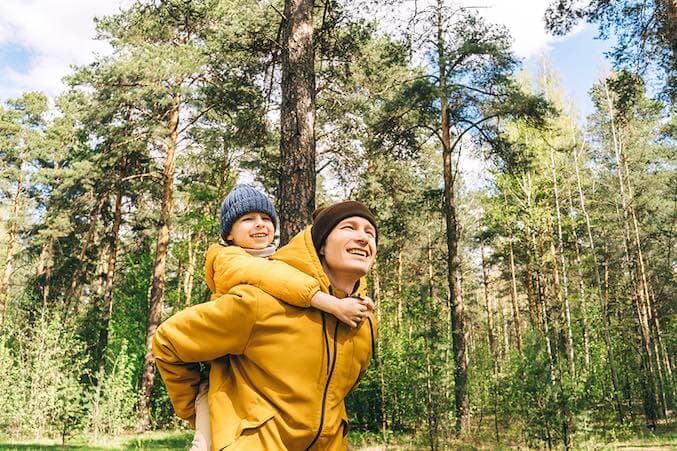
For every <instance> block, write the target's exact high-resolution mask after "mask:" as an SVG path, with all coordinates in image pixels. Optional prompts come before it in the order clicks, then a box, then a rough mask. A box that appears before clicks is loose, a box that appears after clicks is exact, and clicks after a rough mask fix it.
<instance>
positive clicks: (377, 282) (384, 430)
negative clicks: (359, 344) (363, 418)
mask: <svg viewBox="0 0 677 451" xmlns="http://www.w3.org/2000/svg"><path fill="white" fill-rule="evenodd" d="M372 276H373V280H374V303H375V304H376V321H377V322H378V323H379V324H382V323H381V310H383V305H382V303H381V302H382V299H381V277H380V274H379V268H378V263H375V264H374V268H373V269H372ZM376 352H377V353H378V355H377V356H376V363H377V364H378V382H379V392H380V394H381V436H382V439H383V443H388V417H387V410H386V384H385V373H384V370H383V364H382V362H381V356H382V355H383V340H378V341H377V342H376Z"/></svg>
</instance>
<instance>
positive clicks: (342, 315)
mask: <svg viewBox="0 0 677 451" xmlns="http://www.w3.org/2000/svg"><path fill="white" fill-rule="evenodd" d="M370 303H371V304H370ZM370 305H371V307H370ZM373 305H374V303H373V302H372V300H371V299H369V302H365V301H364V300H362V299H358V298H343V299H339V300H338V301H337V302H336V303H335V307H334V309H333V310H334V311H333V312H332V314H333V315H334V316H335V317H336V318H338V320H339V321H341V322H343V323H346V324H347V325H349V326H350V327H357V326H359V325H360V323H361V322H362V321H363V320H364V318H366V316H367V312H368V311H369V310H371V309H372V308H373Z"/></svg>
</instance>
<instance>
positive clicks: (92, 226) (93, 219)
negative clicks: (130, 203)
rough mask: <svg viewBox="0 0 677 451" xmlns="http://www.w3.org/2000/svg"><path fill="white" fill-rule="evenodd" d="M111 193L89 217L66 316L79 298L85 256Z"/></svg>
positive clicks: (66, 301)
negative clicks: (73, 301)
mask: <svg viewBox="0 0 677 451" xmlns="http://www.w3.org/2000/svg"><path fill="white" fill-rule="evenodd" d="M109 193H110V191H109V190H108V191H106V192H105V193H103V194H102V195H101V198H100V199H99V202H98V203H97V205H96V208H95V209H94V210H93V211H92V213H91V214H90V215H89V228H88V229H87V233H86V234H85V238H84V240H82V246H81V247H80V253H79V254H78V259H77V266H76V267H75V271H73V274H72V275H71V283H70V285H68V289H67V290H66V294H65V295H64V314H68V312H69V310H70V307H71V302H72V300H73V298H77V297H79V296H78V293H79V291H80V290H79V288H80V286H81V283H80V282H81V280H80V276H81V275H82V272H83V271H84V269H85V267H86V265H87V262H86V261H85V256H86V255H87V250H88V249H89V246H90V245H91V244H92V242H94V241H96V239H95V238H96V237H95V235H96V225H97V223H98V220H99V217H101V210H102V209H103V206H104V205H105V204H106V199H107V198H108V194H109ZM77 307H78V306H77V302H76V306H75V308H76V310H77Z"/></svg>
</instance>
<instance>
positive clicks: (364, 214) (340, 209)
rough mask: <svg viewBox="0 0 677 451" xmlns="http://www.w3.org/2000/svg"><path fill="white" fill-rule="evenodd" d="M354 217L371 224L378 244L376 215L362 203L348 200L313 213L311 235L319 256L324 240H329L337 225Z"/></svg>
mask: <svg viewBox="0 0 677 451" xmlns="http://www.w3.org/2000/svg"><path fill="white" fill-rule="evenodd" d="M352 216H359V217H361V218H364V219H366V220H367V221H369V222H371V225H373V226H374V229H375V230H376V242H377V243H378V227H377V226H376V218H375V217H374V214H373V213H372V212H371V210H369V208H368V207H367V206H366V205H364V204H363V203H362V202H358V201H355V200H346V201H343V202H337V203H335V204H333V205H330V206H328V207H324V208H318V209H316V210H315V211H314V212H313V227H312V229H311V230H310V234H311V235H312V237H313V245H314V246H315V250H316V251H317V254H318V255H319V254H320V248H321V247H322V244H323V243H324V240H326V239H327V236H329V234H330V233H331V231H332V230H333V229H334V227H336V224H338V223H339V222H341V221H343V220H344V219H346V218H350V217H352Z"/></svg>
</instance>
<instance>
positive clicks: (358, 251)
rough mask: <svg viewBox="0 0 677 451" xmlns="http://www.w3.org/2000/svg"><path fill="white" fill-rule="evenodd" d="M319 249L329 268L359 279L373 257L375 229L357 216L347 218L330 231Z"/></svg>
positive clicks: (369, 266)
mask: <svg viewBox="0 0 677 451" xmlns="http://www.w3.org/2000/svg"><path fill="white" fill-rule="evenodd" d="M320 253H321V254H322V255H323V256H324V261H325V264H326V265H327V267H328V269H329V270H330V271H335V272H341V273H344V274H346V273H348V274H353V275H355V276H356V278H358V279H359V278H360V277H362V276H363V275H365V274H366V273H367V272H369V270H370V269H371V265H372V263H373V262H374V258H376V229H375V228H374V226H373V225H372V224H371V222H369V221H367V220H366V219H364V218H362V217H360V216H351V217H349V218H346V219H344V220H343V221H341V222H339V223H338V224H337V225H336V227H334V228H333V229H332V231H331V232H330V233H329V235H328V236H327V239H326V241H325V242H324V245H323V246H322V249H321V250H320Z"/></svg>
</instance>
